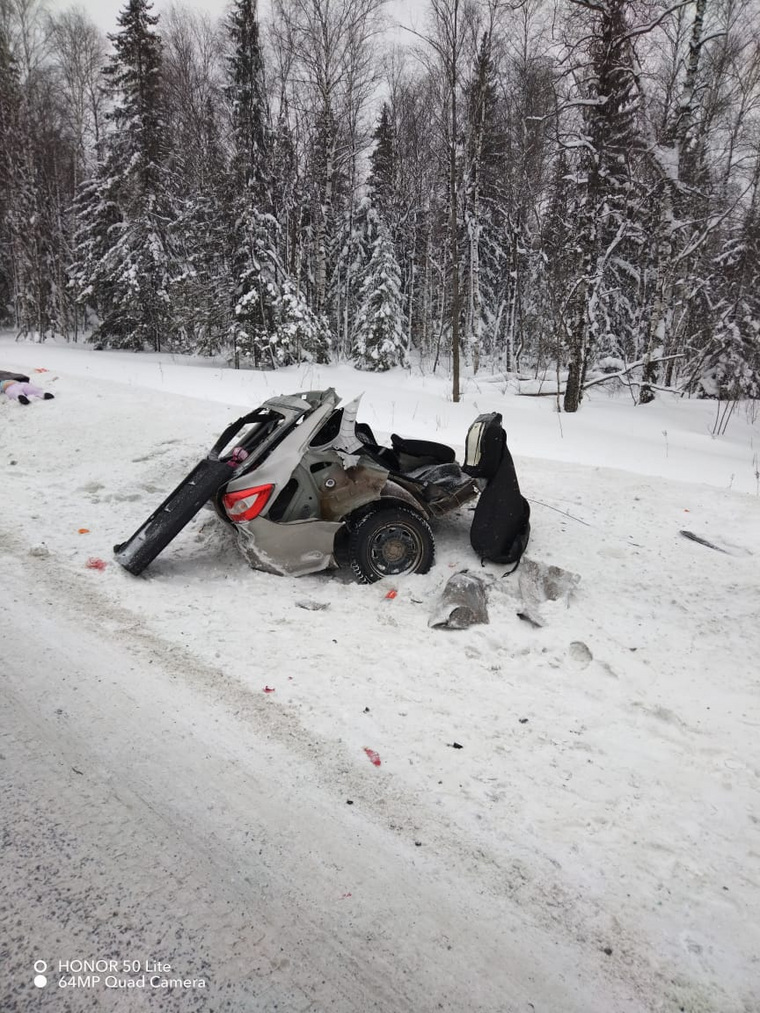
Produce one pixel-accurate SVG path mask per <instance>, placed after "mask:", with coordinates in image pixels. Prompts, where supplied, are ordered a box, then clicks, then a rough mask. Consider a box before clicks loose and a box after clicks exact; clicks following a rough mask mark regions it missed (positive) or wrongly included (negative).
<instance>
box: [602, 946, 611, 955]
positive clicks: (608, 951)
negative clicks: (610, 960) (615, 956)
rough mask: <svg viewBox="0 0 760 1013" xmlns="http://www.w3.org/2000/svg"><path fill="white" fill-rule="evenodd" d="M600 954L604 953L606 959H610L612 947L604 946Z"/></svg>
mask: <svg viewBox="0 0 760 1013" xmlns="http://www.w3.org/2000/svg"><path fill="white" fill-rule="evenodd" d="M602 953H606V954H607V956H608V957H611V956H612V947H611V946H605V947H604V949H603V950H602Z"/></svg>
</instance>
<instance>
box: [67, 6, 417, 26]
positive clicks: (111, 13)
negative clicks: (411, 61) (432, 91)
mask: <svg viewBox="0 0 760 1013" xmlns="http://www.w3.org/2000/svg"><path fill="white" fill-rule="evenodd" d="M172 3H173V0H153V12H154V13H155V14H161V13H162V12H163V11H166V10H168V9H169V8H170V7H171V6H172ZM125 4H126V0H71V2H65V0H49V2H48V7H49V9H50V10H51V11H52V12H56V11H62V10H66V9H67V8H69V7H74V6H77V7H82V8H84V10H85V11H87V13H88V14H89V15H90V17H91V18H92V20H93V21H94V22H95V24H97V25H98V27H99V28H102V29H103V31H104V32H115V31H116V18H117V16H118V14H119V11H121V10H122V9H123V8H124V6H125ZM177 6H180V7H189V8H192V9H193V10H198V11H207V12H208V13H209V14H211V15H212V16H214V17H219V16H220V15H221V14H223V13H224V11H225V10H226V9H227V7H229V6H230V4H229V3H228V0H181V2H179V3H177ZM268 7H269V3H268V2H267V0H260V2H259V9H260V10H261V12H262V16H264V17H265V16H266V12H267V9H268ZM424 8H425V0H388V3H387V5H386V11H387V14H388V17H389V19H391V20H393V21H396V22H400V23H401V24H405V25H416V27H418V28H419V27H420V23H421V12H422V11H424Z"/></svg>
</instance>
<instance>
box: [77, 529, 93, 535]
mask: <svg viewBox="0 0 760 1013" xmlns="http://www.w3.org/2000/svg"><path fill="white" fill-rule="evenodd" d="M89 533H90V529H89V528H77V534H79V535H89Z"/></svg>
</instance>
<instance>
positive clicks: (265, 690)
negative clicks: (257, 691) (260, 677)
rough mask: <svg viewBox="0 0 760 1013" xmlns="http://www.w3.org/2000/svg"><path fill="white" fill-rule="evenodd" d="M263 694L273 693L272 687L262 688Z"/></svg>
mask: <svg viewBox="0 0 760 1013" xmlns="http://www.w3.org/2000/svg"><path fill="white" fill-rule="evenodd" d="M264 692H265V693H274V686H265V687H264Z"/></svg>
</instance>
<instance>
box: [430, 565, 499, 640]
mask: <svg viewBox="0 0 760 1013" xmlns="http://www.w3.org/2000/svg"><path fill="white" fill-rule="evenodd" d="M488 621H489V620H488V604H487V600H486V585H485V583H484V582H483V581H482V580H481V578H480V577H476V576H475V575H474V574H471V573H468V572H467V570H462V572H461V573H455V574H454V575H453V576H452V577H449V579H448V581H447V582H446V586H445V587H444V589H443V594H442V595H441V599H440V601H439V602H438V605H437V606H436V608H435V611H434V612H433V615H432V616H431V617H430V619H429V621H428V626H432V627H434V628H436V629H446V630H465V629H467V627H468V626H475V625H476V624H478V623H487V622H488Z"/></svg>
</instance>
